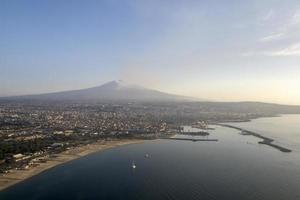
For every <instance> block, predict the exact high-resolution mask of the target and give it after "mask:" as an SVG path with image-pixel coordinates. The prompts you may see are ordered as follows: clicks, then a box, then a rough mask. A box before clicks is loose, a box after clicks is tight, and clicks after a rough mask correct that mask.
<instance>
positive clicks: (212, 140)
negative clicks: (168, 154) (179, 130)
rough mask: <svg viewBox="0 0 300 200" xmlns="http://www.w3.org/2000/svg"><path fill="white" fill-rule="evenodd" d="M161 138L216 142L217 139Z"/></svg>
mask: <svg viewBox="0 0 300 200" xmlns="http://www.w3.org/2000/svg"><path fill="white" fill-rule="evenodd" d="M161 139H163V140H185V141H192V142H199V141H204V142H217V141H218V139H197V138H161Z"/></svg>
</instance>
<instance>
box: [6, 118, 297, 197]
mask: <svg viewBox="0 0 300 200" xmlns="http://www.w3.org/2000/svg"><path fill="white" fill-rule="evenodd" d="M285 117H289V116H284V117H282V119H283V121H285ZM298 117H299V116H298ZM278 119H279V118H270V119H268V120H271V121H272V120H275V121H273V123H277V122H276V121H279V122H280V123H281V122H282V121H281V120H278ZM298 119H299V121H297V120H295V123H298V124H300V117H299V118H298ZM260 120H262V119H260ZM263 120H267V119H263ZM287 122H288V123H290V121H287ZM251 123H253V124H254V125H255V123H257V122H256V120H255V121H253V122H250V124H251ZM235 125H237V124H235ZM241 125H243V124H241ZM285 125H286V124H285ZM262 127H263V128H265V129H266V130H268V128H266V127H264V126H262ZM271 127H272V126H271ZM259 128H260V127H258V126H256V125H255V130H257V129H259ZM293 128H294V126H291V128H289V126H288V125H286V127H285V129H284V130H285V133H286V134H287V135H289V136H288V137H289V139H288V140H293V139H292V138H290V137H295V138H297V137H299V135H298V134H297V131H295V130H294V129H293ZM289 129H290V131H289ZM209 132H210V133H211V135H210V136H209V138H217V139H219V141H218V142H189V141H173V140H156V141H147V142H145V143H142V144H134V145H128V146H122V147H118V148H115V149H110V150H106V151H103V152H100V153H94V154H92V155H90V156H87V157H83V158H81V159H78V160H74V161H71V162H69V163H66V164H64V165H61V166H57V167H55V168H52V169H50V170H48V171H46V172H44V173H41V174H39V175H37V176H35V177H32V178H31V179H28V180H26V181H24V182H22V183H19V184H17V185H15V186H13V187H11V188H9V189H7V190H5V191H3V192H0V199H1V200H2V199H4V200H10V199H14V200H21V199H22V200H26V199H43V200H48V199H49V200H50V199H51V200H53V199H58V200H59V199H75V200H76V199H78V200H79V199H80V200H81V199H89V200H90V199H101V200H102V199H103V200H105V199H130V200H134V199H139V200H141V199H149V200H150V199H151V200H153V199H158V200H160V199H161V200H162V199H164V200H165V199H170V200H171V199H174V200H176V199H178V200H179V199H180V200H187V199H191V200H193V199H197V200H198V199H203V200H206V199H207V200H214V199H221V200H234V199H237V200H298V199H300V155H299V152H297V151H293V152H292V153H282V152H280V151H278V150H276V149H273V148H271V147H269V146H266V145H259V144H257V141H259V140H258V139H257V138H255V137H252V136H242V135H239V134H238V131H236V130H233V129H229V128H225V127H216V129H215V130H213V131H209ZM270 132H272V131H270ZM270 132H268V131H266V132H265V134H270V135H272V134H271V133H270ZM276 134H277V133H274V136H276ZM270 135H269V136H270ZM295 141H297V140H296V139H295ZM285 142H286V141H285ZM292 146H294V147H297V142H295V143H293V144H292ZM146 153H148V154H150V155H151V158H145V157H144V155H145V154H146ZM133 160H134V161H135V163H136V165H137V168H136V169H135V170H133V169H132V168H131V163H132V161H133Z"/></svg>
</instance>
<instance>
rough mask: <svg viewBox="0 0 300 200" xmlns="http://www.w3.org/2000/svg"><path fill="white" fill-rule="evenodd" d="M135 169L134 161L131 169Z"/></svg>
mask: <svg viewBox="0 0 300 200" xmlns="http://www.w3.org/2000/svg"><path fill="white" fill-rule="evenodd" d="M135 168H136V165H135V163H134V161H133V162H132V169H135Z"/></svg>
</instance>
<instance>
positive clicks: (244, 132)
mask: <svg viewBox="0 0 300 200" xmlns="http://www.w3.org/2000/svg"><path fill="white" fill-rule="evenodd" d="M216 125H219V126H223V127H227V128H232V129H236V130H239V131H241V132H242V135H252V136H254V137H257V138H260V139H262V141H259V142H258V143H259V144H265V145H269V146H271V147H273V148H275V149H278V150H279V151H281V152H284V153H289V152H292V150H290V149H287V148H285V147H282V146H279V145H277V144H273V142H274V140H273V139H271V138H268V137H265V136H262V135H260V134H258V133H255V132H253V131H248V130H246V129H243V128H240V127H237V126H232V125H229V124H216Z"/></svg>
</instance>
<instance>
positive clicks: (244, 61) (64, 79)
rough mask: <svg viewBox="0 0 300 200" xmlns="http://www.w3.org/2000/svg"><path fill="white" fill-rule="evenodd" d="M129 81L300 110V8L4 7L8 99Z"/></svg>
mask: <svg viewBox="0 0 300 200" xmlns="http://www.w3.org/2000/svg"><path fill="white" fill-rule="evenodd" d="M120 79H122V80H124V81H127V82H131V83H135V84H139V85H141V86H144V87H148V88H152V89H157V90H160V91H164V92H169V93H175V94H181V95H186V96H193V97H199V98H204V99H210V100H214V101H264V102H274V103H282V104H299V105H300V1H299V0H285V1H282V0H226V1H219V0H209V1H208V0H206V1H204V0H203V1H202V0H197V1H192V0H181V1H180V0H85V1H83V0H65V1H59V0H26V1H19V0H0V96H11V95H22V94H36V93H45V92H54V91H63V90H72V89H81V88H88V87H93V86H97V85H101V84H103V83H105V82H108V81H111V80H120Z"/></svg>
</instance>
